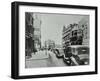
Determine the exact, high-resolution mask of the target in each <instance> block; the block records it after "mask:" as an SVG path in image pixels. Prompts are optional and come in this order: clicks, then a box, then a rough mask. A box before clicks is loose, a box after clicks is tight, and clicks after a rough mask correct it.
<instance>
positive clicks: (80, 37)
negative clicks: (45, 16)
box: [62, 16, 89, 47]
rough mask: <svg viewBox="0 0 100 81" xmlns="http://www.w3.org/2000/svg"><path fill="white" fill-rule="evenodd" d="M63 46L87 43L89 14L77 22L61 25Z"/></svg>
mask: <svg viewBox="0 0 100 81" xmlns="http://www.w3.org/2000/svg"><path fill="white" fill-rule="evenodd" d="M62 40H63V47H67V46H69V45H89V16H85V17H84V18H82V19H81V20H80V21H79V23H78V24H76V23H73V24H70V25H68V26H67V27H66V26H64V27H63V34H62Z"/></svg>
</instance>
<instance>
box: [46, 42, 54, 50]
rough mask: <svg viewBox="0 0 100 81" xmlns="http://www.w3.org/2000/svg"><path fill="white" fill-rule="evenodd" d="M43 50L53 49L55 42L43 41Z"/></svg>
mask: <svg viewBox="0 0 100 81" xmlns="http://www.w3.org/2000/svg"><path fill="white" fill-rule="evenodd" d="M45 48H47V49H54V48H55V42H54V41H53V40H47V41H45Z"/></svg>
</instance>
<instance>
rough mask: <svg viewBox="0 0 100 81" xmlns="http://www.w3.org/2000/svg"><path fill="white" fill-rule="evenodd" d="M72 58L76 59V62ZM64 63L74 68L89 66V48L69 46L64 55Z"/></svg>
mask: <svg viewBox="0 0 100 81" xmlns="http://www.w3.org/2000/svg"><path fill="white" fill-rule="evenodd" d="M72 57H73V58H74V59H75V61H73V59H72ZM64 62H66V63H67V64H68V65H72V66H73V65H76V64H78V65H88V64H89V47H88V46H86V45H71V46H68V47H67V49H66V52H65V54H64ZM75 62H77V63H75Z"/></svg>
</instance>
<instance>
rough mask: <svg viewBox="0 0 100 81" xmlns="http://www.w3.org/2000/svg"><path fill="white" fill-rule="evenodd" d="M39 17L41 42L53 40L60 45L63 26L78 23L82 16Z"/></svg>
mask: <svg viewBox="0 0 100 81" xmlns="http://www.w3.org/2000/svg"><path fill="white" fill-rule="evenodd" d="M40 15H41V21H42V24H41V42H42V44H43V42H44V41H45V40H48V39H50V40H54V41H55V43H56V44H62V29H63V26H64V25H66V26H67V25H69V24H72V23H78V22H79V21H80V20H81V19H82V18H83V17H84V15H69V14H66V15H65V14H40Z"/></svg>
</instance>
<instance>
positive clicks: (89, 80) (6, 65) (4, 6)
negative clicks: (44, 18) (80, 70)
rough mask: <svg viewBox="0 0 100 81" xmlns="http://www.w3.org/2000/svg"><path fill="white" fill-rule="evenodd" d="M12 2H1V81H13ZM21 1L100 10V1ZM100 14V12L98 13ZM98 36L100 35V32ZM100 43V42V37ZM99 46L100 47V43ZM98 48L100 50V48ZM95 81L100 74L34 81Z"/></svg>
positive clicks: (3, 0) (5, 0)
mask: <svg viewBox="0 0 100 81" xmlns="http://www.w3.org/2000/svg"><path fill="white" fill-rule="evenodd" d="M12 1H13V0H1V1H0V81H13V79H11V78H10V71H11V70H10V68H11V63H10V62H11V5H10V4H11V2H12ZM21 1H34V2H44V3H58V4H73V5H88V6H89V5H90V6H98V7H99V9H98V10H100V0H21ZM98 14H100V11H98ZM98 18H99V19H98V21H100V15H99V16H98ZM99 26H100V24H99ZM99 26H98V27H99ZM99 30H100V28H98V31H99ZM98 34H99V35H100V32H99V33H98ZM98 41H100V37H99V39H98ZM98 44H99V45H100V42H99V43H98ZM98 47H99V48H100V46H98ZM99 53H100V51H99ZM98 58H100V54H99V55H98ZM98 61H99V62H100V59H99V60H98ZM99 66H100V63H99ZM99 71H100V70H99ZM94 80H95V81H99V80H100V74H98V75H84V76H68V77H55V78H54V77H53V78H40V79H34V81H94ZM21 81H22V80H21ZM26 81H33V79H29V80H28V79H26Z"/></svg>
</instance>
